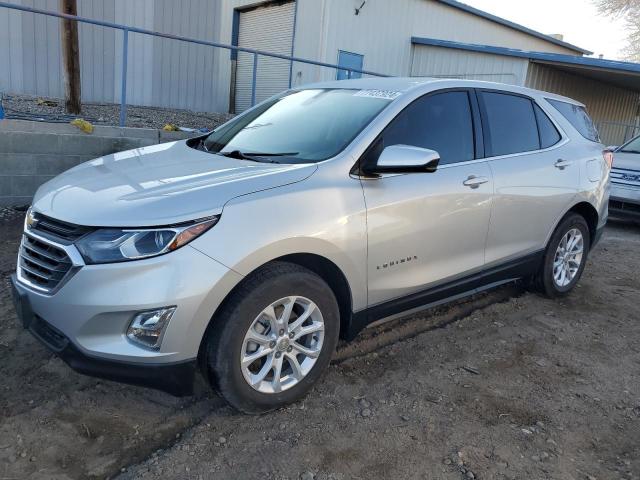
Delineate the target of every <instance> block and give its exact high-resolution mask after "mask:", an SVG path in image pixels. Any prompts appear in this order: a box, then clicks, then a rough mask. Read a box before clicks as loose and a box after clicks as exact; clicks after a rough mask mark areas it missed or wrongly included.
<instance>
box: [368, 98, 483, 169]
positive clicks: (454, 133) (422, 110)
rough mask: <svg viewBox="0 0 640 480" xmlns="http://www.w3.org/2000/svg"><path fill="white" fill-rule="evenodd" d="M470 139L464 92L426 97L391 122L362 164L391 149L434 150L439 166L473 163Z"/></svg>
mask: <svg viewBox="0 0 640 480" xmlns="http://www.w3.org/2000/svg"><path fill="white" fill-rule="evenodd" d="M473 135H474V134H473V121H472V119H471V106H470V103H469V94H468V93H467V92H466V91H453V92H444V93H437V94H434V95H427V96H424V97H422V98H419V99H418V100H416V101H415V102H413V103H412V104H411V105H409V106H408V107H407V108H405V109H404V110H403V111H402V112H401V113H400V114H399V115H398V116H397V117H396V118H395V119H393V120H392V121H391V123H390V124H389V126H388V127H387V128H386V129H385V130H384V132H382V135H381V136H380V138H379V139H378V141H376V143H375V144H374V146H373V147H372V149H371V151H370V152H368V154H367V158H366V160H365V161H366V162H375V161H377V159H378V157H379V155H380V153H382V150H383V149H384V148H385V147H389V146H391V145H411V146H414V147H421V148H429V149H431V150H435V151H436V152H438V153H439V154H440V164H441V165H443V164H446V163H456V162H463V161H467V160H473V159H474V158H475V152H474V139H473ZM373 157H375V158H373Z"/></svg>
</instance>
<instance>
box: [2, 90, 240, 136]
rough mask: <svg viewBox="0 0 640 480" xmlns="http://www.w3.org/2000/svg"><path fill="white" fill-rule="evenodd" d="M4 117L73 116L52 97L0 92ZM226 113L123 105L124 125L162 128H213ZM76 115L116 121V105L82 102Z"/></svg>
mask: <svg viewBox="0 0 640 480" xmlns="http://www.w3.org/2000/svg"><path fill="white" fill-rule="evenodd" d="M2 105H3V106H4V109H5V113H6V115H7V117H11V118H23V117H24V119H26V120H35V119H37V118H43V119H45V120H47V121H62V122H69V121H71V120H73V119H74V118H76V116H73V115H68V114H66V113H65V111H64V101H63V100H60V99H56V98H44V97H32V96H27V95H4V97H3V99H2ZM231 117H232V115H229V114H227V113H203V112H191V111H189V110H175V109H170V108H155V107H136V106H131V105H130V106H128V107H127V122H126V123H127V125H126V126H127V127H138V128H162V127H164V126H165V125H166V124H168V123H170V124H172V125H176V126H178V127H187V128H207V129H213V128H215V127H217V126H218V125H220V124H221V123H224V122H225V121H227V120H228V119H230V118H231ZM77 118H84V119H85V120H87V121H89V122H91V123H94V124H96V125H119V122H120V105H116V104H111V103H83V104H82V113H81V114H80V115H78V116H77Z"/></svg>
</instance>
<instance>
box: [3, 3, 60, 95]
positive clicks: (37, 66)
mask: <svg viewBox="0 0 640 480" xmlns="http://www.w3.org/2000/svg"><path fill="white" fill-rule="evenodd" d="M15 3H17V4H21V5H25V6H28V7H37V8H43V9H47V10H57V9H58V0H39V1H35V0H16V1H15ZM61 68H62V62H61V52H60V30H59V22H58V20H57V19H55V18H47V17H44V16H42V15H38V16H36V15H32V14H23V13H20V12H18V11H15V10H13V11H12V10H8V9H6V8H0V92H16V93H33V94H36V95H45V96H51V97H59V96H61V95H62V92H63V88H64V87H63V83H62V76H61Z"/></svg>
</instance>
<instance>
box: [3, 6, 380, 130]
mask: <svg viewBox="0 0 640 480" xmlns="http://www.w3.org/2000/svg"><path fill="white" fill-rule="evenodd" d="M0 7H3V8H9V9H11V10H20V11H22V12H29V13H35V14H39V15H47V16H49V17H58V18H63V19H66V20H73V21H76V22H80V23H88V24H90V25H97V26H100V27H106V28H113V29H116V30H122V33H123V39H122V78H121V85H120V89H121V90H120V126H121V127H124V126H125V122H126V119H127V62H128V53H129V33H130V32H131V33H139V34H142V35H151V36H153V37H161V38H168V39H171V40H177V41H181V42H187V43H193V44H197V45H206V46H209V47H214V48H223V49H225V50H230V51H235V52H244V53H249V54H252V55H253V75H252V84H251V106H254V105H255V103H256V82H257V71H258V57H259V56H264V57H271V58H279V59H282V60H287V61H289V62H291V65H293V63H294V62H298V63H305V64H308V65H315V66H319V67H326V68H332V69H335V70H336V71H338V70H343V71H346V72H347V78H351V75H352V74H353V73H360V74H362V75H371V76H374V77H387V76H388V75H384V74H381V73H376V72H370V71H367V70H357V69H347V68H344V67H342V66H340V65H336V64H333V63H325V62H317V61H315V60H309V59H306V58H298V57H294V56H288V55H280V54H277V53H270V52H264V51H261V50H256V49H253V48H245V47H238V46H236V45H227V44H224V43H218V42H210V41H208V40H199V39H197V38H189V37H181V36H178V35H172V34H169V33H162V32H156V31H154V30H147V29H144V28H137V27H131V26H127V25H120V24H118V23H112V22H105V21H102V20H94V19H92V18H85V17H79V16H76V15H68V14H66V13H58V12H51V11H49V10H41V9H39V8H32V7H25V6H22V5H15V4H13V3H7V2H0Z"/></svg>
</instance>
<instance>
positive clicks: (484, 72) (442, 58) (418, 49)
mask: <svg viewBox="0 0 640 480" xmlns="http://www.w3.org/2000/svg"><path fill="white" fill-rule="evenodd" d="M528 64H529V62H528V60H526V59H523V58H514V57H505V56H504V55H491V54H487V53H478V52H466V51H462V50H452V49H449V48H442V47H432V46H427V45H414V55H413V64H412V66H411V75H412V76H415V77H447V78H462V79H468V80H485V81H488V82H502V83H508V84H511V85H524V83H525V80H526V77H527V65H528Z"/></svg>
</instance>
